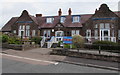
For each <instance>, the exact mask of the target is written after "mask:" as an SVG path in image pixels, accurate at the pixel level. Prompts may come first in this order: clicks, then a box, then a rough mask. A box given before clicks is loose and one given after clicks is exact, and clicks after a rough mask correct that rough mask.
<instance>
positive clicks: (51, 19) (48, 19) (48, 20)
mask: <svg viewBox="0 0 120 75" xmlns="http://www.w3.org/2000/svg"><path fill="white" fill-rule="evenodd" d="M53 21H54V18H52V17H49V18H46V23H53Z"/></svg>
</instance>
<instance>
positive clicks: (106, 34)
mask: <svg viewBox="0 0 120 75" xmlns="http://www.w3.org/2000/svg"><path fill="white" fill-rule="evenodd" d="M100 40H103V41H110V30H109V29H101V30H100Z"/></svg>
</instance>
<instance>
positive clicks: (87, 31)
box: [86, 29, 91, 38]
mask: <svg viewBox="0 0 120 75" xmlns="http://www.w3.org/2000/svg"><path fill="white" fill-rule="evenodd" d="M88 34H89V35H88ZM86 38H91V30H90V29H88V30H86Z"/></svg>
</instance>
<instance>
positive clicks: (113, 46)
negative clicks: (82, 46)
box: [86, 41, 120, 52]
mask: <svg viewBox="0 0 120 75" xmlns="http://www.w3.org/2000/svg"><path fill="white" fill-rule="evenodd" d="M86 48H90V49H97V50H99V49H100V50H110V51H112V52H117V51H115V50H120V45H119V44H118V43H115V42H111V41H95V42H93V44H92V45H86Z"/></svg>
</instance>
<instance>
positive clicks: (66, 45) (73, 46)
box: [64, 44, 76, 49]
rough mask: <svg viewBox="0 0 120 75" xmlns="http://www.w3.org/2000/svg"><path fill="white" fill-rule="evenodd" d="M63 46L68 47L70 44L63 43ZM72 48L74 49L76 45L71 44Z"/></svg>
mask: <svg viewBox="0 0 120 75" xmlns="http://www.w3.org/2000/svg"><path fill="white" fill-rule="evenodd" d="M64 48H68V49H69V48H70V44H64ZM72 49H76V46H75V45H73V44H72Z"/></svg>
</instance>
